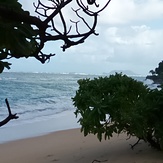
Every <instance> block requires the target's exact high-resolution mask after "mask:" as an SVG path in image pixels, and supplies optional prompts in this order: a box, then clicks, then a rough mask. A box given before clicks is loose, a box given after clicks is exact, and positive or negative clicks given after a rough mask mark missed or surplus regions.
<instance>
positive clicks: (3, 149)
mask: <svg viewBox="0 0 163 163" xmlns="http://www.w3.org/2000/svg"><path fill="white" fill-rule="evenodd" d="M126 138H127V137H126V135H125V134H120V135H119V136H117V135H113V137H112V138H111V139H110V140H106V141H105V140H103V141H102V142H99V141H98V139H97V137H96V136H95V135H88V136H86V137H84V135H83V133H81V132H80V129H79V128H78V129H69V130H62V131H55V132H52V133H49V134H46V135H42V136H37V137H32V138H27V139H20V140H15V141H11V142H7V143H3V144H0V158H1V162H3V163H11V162H12V163H22V162H23V163H28V162H30V163H51V162H57V163H76V162H77V163H97V161H101V162H106V163H162V162H163V152H161V151H157V150H155V149H153V148H151V147H149V146H148V144H146V143H145V142H143V141H142V142H140V143H139V144H138V145H137V146H136V147H135V148H134V150H132V149H131V147H130V145H129V144H134V143H135V142H136V140H137V139H136V138H134V137H132V138H130V139H129V140H126ZM95 160H97V161H95Z"/></svg>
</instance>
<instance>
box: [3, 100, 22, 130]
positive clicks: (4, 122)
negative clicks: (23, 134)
mask: <svg viewBox="0 0 163 163" xmlns="http://www.w3.org/2000/svg"><path fill="white" fill-rule="evenodd" d="M5 102H6V105H7V109H8V113H9V115H8V117H7V118H5V119H4V120H3V121H1V122H0V127H1V126H4V125H5V124H7V123H8V122H9V121H10V120H12V119H18V118H19V117H18V116H17V114H12V113H11V109H10V105H9V102H8V100H7V98H6V99H5Z"/></svg>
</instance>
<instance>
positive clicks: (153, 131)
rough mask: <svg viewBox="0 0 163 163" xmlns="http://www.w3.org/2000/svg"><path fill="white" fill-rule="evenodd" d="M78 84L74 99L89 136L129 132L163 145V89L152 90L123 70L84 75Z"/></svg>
mask: <svg viewBox="0 0 163 163" xmlns="http://www.w3.org/2000/svg"><path fill="white" fill-rule="evenodd" d="M78 84H79V90H78V91H77V92H76V95H75V97H74V98H73V102H74V106H75V107H77V109H76V111H75V114H76V116H78V115H80V116H81V118H80V119H79V122H80V124H81V126H82V128H81V131H83V132H84V135H85V136H86V135H88V134H90V133H92V134H97V137H98V139H99V140H100V141H101V140H102V138H103V136H104V138H105V139H109V138H110V137H112V134H113V133H117V134H120V133H122V132H125V133H127V134H128V136H136V137H138V138H139V139H143V140H144V141H146V142H149V143H150V144H151V145H152V146H155V147H156V148H159V149H160V148H161V146H162V145H163V144H161V143H162V142H163V139H162V137H163V133H162V131H163V129H162V126H163V125H162V124H163V123H162V122H163V121H162V120H161V117H162V115H163V111H162V110H161V108H162V105H163V102H162V101H163V92H162V91H158V90H150V89H149V88H147V86H145V85H143V83H142V82H139V81H136V80H134V79H132V78H130V77H127V76H126V75H122V74H115V75H111V76H110V77H99V78H94V79H93V80H90V79H82V80H79V81H78ZM158 97H159V98H158ZM158 115H159V116H160V118H159V117H158ZM155 119H156V120H155ZM154 120H155V121H154Z"/></svg>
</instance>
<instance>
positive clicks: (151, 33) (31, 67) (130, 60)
mask: <svg viewBox="0 0 163 163" xmlns="http://www.w3.org/2000/svg"><path fill="white" fill-rule="evenodd" d="M19 1H20V3H21V4H22V6H23V8H24V9H28V10H29V11H31V15H32V14H34V7H33V1H35V0H31V1H27V0H19ZM42 1H44V2H45V1H47V0H42ZM100 1H101V0H100ZM103 1H104V0H103ZM97 2H98V1H97ZM66 12H67V14H66V15H69V12H70V11H68V10H67V11H66ZM96 32H97V33H99V35H98V36H95V35H92V36H91V37H89V38H88V39H87V40H86V41H85V43H84V44H81V45H77V46H75V47H72V48H70V49H68V50H66V51H65V52H63V51H62V50H61V49H60V46H61V45H62V44H60V42H58V43H52V42H50V43H49V44H48V45H46V47H45V51H47V52H50V53H55V54H56V56H54V57H53V58H52V59H51V60H50V62H49V63H45V64H41V63H40V62H39V61H37V60H35V59H31V58H30V59H18V60H17V59H11V60H10V62H11V63H12V66H11V70H10V71H21V72H22V71H24V72H54V73H68V72H77V73H88V74H102V73H109V72H110V71H112V70H130V71H133V72H134V73H136V74H140V75H147V74H148V73H149V71H150V70H151V69H155V68H156V67H157V66H158V63H159V62H160V61H162V60H163V0H123V1H122V0H112V1H111V2H110V4H109V6H108V7H107V8H106V9H105V10H104V11H103V12H102V13H100V15H99V17H98V25H97V28H96Z"/></svg>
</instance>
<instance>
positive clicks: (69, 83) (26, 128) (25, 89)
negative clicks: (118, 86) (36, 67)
mask: <svg viewBox="0 0 163 163" xmlns="http://www.w3.org/2000/svg"><path fill="white" fill-rule="evenodd" d="M98 76H99V75H88V74H75V73H70V74H54V73H14V72H4V73H2V74H0V121H1V120H3V119H4V118H6V117H7V116H8V111H7V106H6V104H5V99H6V98H7V99H8V101H9V104H10V107H11V110H12V113H17V115H18V116H19V119H16V120H12V121H10V122H9V123H8V124H6V125H5V126H3V127H1V128H0V142H5V141H10V140H15V139H20V138H25V137H30V136H36V135H40V134H44V133H48V132H52V131H57V130H62V129H69V128H75V127H79V124H78V123H77V119H76V117H75V115H74V110H75V108H74V106H73V102H72V97H74V96H75V93H76V91H77V90H78V84H77V81H78V80H79V79H83V78H94V77H98ZM100 76H102V75H100ZM133 78H135V79H136V80H138V81H142V82H144V83H145V84H148V85H150V84H151V81H146V80H145V77H142V76H134V77H133Z"/></svg>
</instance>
